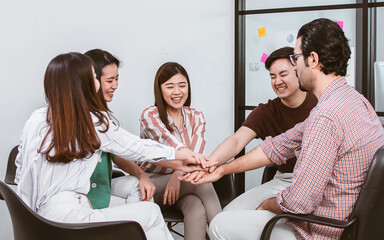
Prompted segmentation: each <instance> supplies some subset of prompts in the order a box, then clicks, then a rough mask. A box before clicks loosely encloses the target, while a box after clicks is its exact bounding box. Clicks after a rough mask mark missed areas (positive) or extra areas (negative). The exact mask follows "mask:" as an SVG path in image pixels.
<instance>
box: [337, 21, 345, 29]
mask: <svg viewBox="0 0 384 240" xmlns="http://www.w3.org/2000/svg"><path fill="white" fill-rule="evenodd" d="M336 23H337V24H339V26H340V27H341V29H343V27H344V22H343V21H336Z"/></svg>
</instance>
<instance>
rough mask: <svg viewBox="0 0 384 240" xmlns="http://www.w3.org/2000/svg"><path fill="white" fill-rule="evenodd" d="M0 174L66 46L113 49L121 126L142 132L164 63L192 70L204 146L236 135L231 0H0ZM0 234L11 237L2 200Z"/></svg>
mask: <svg viewBox="0 0 384 240" xmlns="http://www.w3.org/2000/svg"><path fill="white" fill-rule="evenodd" d="M0 31H1V35H0V56H1V57H0V73H1V74H0V77H1V89H2V93H1V94H0V109H1V110H2V114H1V117H0V133H1V134H0V169H1V171H0V179H4V176H5V170H6V162H7V158H8V153H9V151H10V150H11V148H12V147H13V146H14V145H16V144H18V138H19V135H20V133H21V129H22V127H23V125H24V123H25V121H26V120H27V118H28V117H29V115H30V114H31V112H32V111H33V110H34V109H36V108H38V107H39V106H42V105H44V103H45V101H44V93H43V75H44V71H45V68H46V66H47V64H48V62H49V61H50V60H51V59H52V58H53V57H55V56H56V55H58V54H60V53H64V52H69V51H79V52H85V51H87V50H89V49H92V48H102V49H105V50H108V51H110V52H111V53H113V54H115V55H116V56H118V57H119V58H120V60H121V61H122V62H123V65H122V67H121V68H120V81H119V84H120V85H119V89H118V92H117V93H116V95H115V99H114V102H113V103H112V104H111V105H110V108H111V109H112V110H113V112H114V114H115V116H116V117H117V118H118V119H119V121H120V124H121V126H122V127H124V128H126V129H127V130H129V131H131V132H132V133H135V134H138V133H139V124H138V118H139V114H140V113H141V111H142V109H144V108H145V107H147V106H149V105H152V104H153V93H152V92H153V89H152V88H153V86H152V85H153V79H154V75H155V72H156V70H157V68H158V67H159V66H160V65H161V64H162V63H164V62H165V61H177V62H179V63H181V64H182V65H183V66H184V67H185V68H186V69H187V71H188V73H189V74H190V79H191V85H192V105H193V106H194V107H195V108H197V109H199V110H202V111H203V112H204V113H205V117H206V120H207V132H206V139H207V147H206V151H205V153H206V154H207V155H208V154H210V153H211V152H212V151H213V150H214V148H215V147H216V146H217V144H219V143H220V141H222V140H223V139H224V138H225V137H227V136H229V135H230V134H231V133H233V112H234V109H233V105H234V88H233V76H234V40H233V39H234V2H233V1H231V0H210V1H204V0H193V1H190V0H161V1H159V0H148V1H133V0H110V1H102V0H82V1H78V0H66V1H52V0H33V1H30V0H12V1H11V0H8V1H6V0H0ZM0 219H1V220H0V222H1V224H0V239H4V240H7V239H12V227H11V221H10V217H9V214H8V210H7V208H6V206H5V204H4V202H3V201H1V202H0Z"/></svg>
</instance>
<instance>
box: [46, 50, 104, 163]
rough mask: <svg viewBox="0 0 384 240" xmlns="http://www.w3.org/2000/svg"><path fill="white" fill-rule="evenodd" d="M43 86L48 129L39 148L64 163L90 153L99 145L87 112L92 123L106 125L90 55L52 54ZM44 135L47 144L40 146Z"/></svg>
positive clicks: (84, 156) (51, 160)
mask: <svg viewBox="0 0 384 240" xmlns="http://www.w3.org/2000/svg"><path fill="white" fill-rule="evenodd" d="M44 90H45V98H46V101H47V102H48V112H47V119H46V120H47V123H48V126H49V129H48V132H47V135H46V136H45V137H44V139H43V141H42V143H41V146H40V149H39V152H42V153H44V154H46V155H47V160H48V161H50V162H64V163H68V162H70V161H72V160H74V159H83V158H86V157H89V156H91V155H92V154H93V153H94V152H95V150H97V149H98V148H99V147H100V140H99V138H98V136H97V133H96V130H95V126H94V123H93V121H92V117H91V113H92V114H94V115H95V117H96V118H98V122H97V123H96V125H100V124H104V125H105V127H106V130H108V127H109V125H108V119H107V117H106V116H105V115H104V114H103V113H102V111H106V109H105V107H104V106H103V104H102V103H101V101H100V98H99V97H98V96H97V93H96V88H95V83H94V76H93V72H92V61H91V59H90V58H89V57H87V56H85V55H83V54H81V53H74V52H72V53H66V54H61V55H59V56H57V57H55V58H54V59H52V61H51V62H50V63H49V64H48V67H47V70H46V72H45V76H44ZM106 130H105V131H106ZM48 139H49V141H50V143H49V145H48V146H47V147H43V146H45V144H44V143H45V141H47V140H48Z"/></svg>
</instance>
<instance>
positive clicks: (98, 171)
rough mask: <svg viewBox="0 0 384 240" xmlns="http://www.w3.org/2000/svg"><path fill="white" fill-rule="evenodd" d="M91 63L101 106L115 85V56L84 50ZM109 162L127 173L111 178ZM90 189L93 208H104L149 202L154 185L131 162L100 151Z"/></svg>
mask: <svg viewBox="0 0 384 240" xmlns="http://www.w3.org/2000/svg"><path fill="white" fill-rule="evenodd" d="M85 55H86V56H88V57H90V58H91V59H92V62H93V67H94V69H95V73H96V79H97V80H98V81H99V82H100V89H99V91H98V94H99V97H100V100H101V102H102V103H103V105H104V106H105V107H106V108H107V109H109V108H108V105H107V103H109V102H111V101H112V100H113V97H114V94H115V91H116V90H117V88H118V86H119V67H120V61H119V59H118V58H117V57H116V56H114V55H112V54H111V53H109V52H108V51H105V50H102V49H92V50H89V51H87V52H86V53H85ZM112 162H113V163H114V164H116V165H117V167H119V168H120V169H122V170H124V171H125V172H127V173H129V175H125V176H121V177H117V178H113V179H112V178H111V177H112ZM90 184H91V189H90V191H89V192H88V194H87V197H88V199H89V201H90V202H91V204H92V206H93V208H105V207H108V206H116V205H121V204H127V203H131V202H138V201H142V200H146V201H153V200H152V197H153V195H154V194H155V190H156V187H155V185H154V184H153V183H152V182H151V180H150V179H149V177H148V175H147V174H146V173H145V172H144V171H143V170H142V169H141V168H140V167H139V166H138V165H137V164H136V163H135V162H133V161H125V160H124V159H123V158H121V157H119V156H116V155H112V154H110V153H102V155H101V161H99V163H98V164H97V166H96V168H95V171H94V172H93V174H92V176H91V182H90Z"/></svg>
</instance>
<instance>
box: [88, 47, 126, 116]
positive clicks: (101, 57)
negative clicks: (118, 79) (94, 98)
mask: <svg viewBox="0 0 384 240" xmlns="http://www.w3.org/2000/svg"><path fill="white" fill-rule="evenodd" d="M84 54H85V55H86V56H88V57H90V58H91V59H92V62H93V67H94V69H95V73H96V78H97V80H98V81H99V82H100V86H101V76H102V75H103V68H104V67H105V66H107V65H109V64H116V66H117V68H119V67H120V61H119V59H117V58H116V57H115V56H113V55H112V54H110V53H109V52H107V51H104V50H101V49H92V50H89V51H87V52H86V53H84ZM98 94H99V97H100V99H101V102H102V103H103V105H104V107H105V108H106V109H108V111H109V108H108V105H107V102H106V101H105V99H104V94H103V90H102V88H101V87H100V89H99V91H98Z"/></svg>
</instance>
